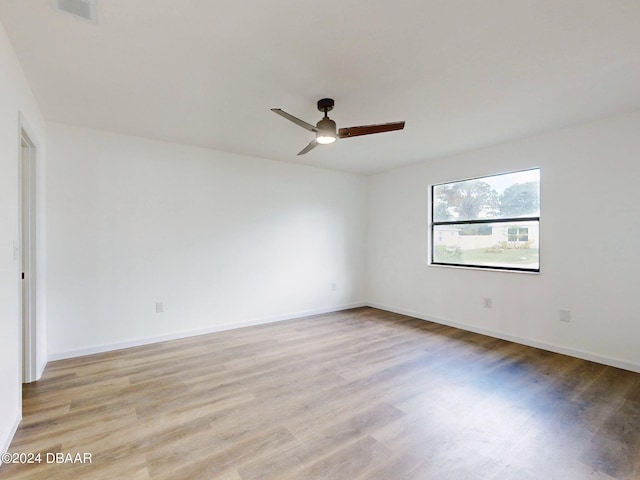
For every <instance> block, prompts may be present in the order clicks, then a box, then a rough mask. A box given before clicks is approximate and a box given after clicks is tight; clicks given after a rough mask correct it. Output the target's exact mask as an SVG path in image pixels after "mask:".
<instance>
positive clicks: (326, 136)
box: [271, 98, 404, 155]
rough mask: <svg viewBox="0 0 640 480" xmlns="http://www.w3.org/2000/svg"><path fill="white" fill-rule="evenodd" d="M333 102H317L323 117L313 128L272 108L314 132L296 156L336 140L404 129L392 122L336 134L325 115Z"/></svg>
mask: <svg viewBox="0 0 640 480" xmlns="http://www.w3.org/2000/svg"><path fill="white" fill-rule="evenodd" d="M334 105H335V102H334V101H333V98H322V99H320V100H318V110H320V111H321V112H324V117H322V120H320V121H319V122H318V123H317V124H316V126H315V127H314V126H313V125H311V124H310V123H307V122H305V121H304V120H300V119H299V118H297V117H294V116H293V115H291V114H289V113H287V112H285V111H284V110H282V109H280V108H272V109H271V111H272V112H274V113H277V114H278V115H281V116H283V117H284V118H286V119H287V120H290V121H292V122H293V123H295V124H296V125H300V126H301V127H302V128H304V129H306V130H309V131H310V132H314V133H315V134H316V138H315V139H313V140H312V141H311V142H310V143H309V145H307V146H306V147H304V148H303V149H302V150H301V151H300V153H298V155H304V154H305V153H307V152H309V151H310V150H312V149H314V148H315V147H317V146H318V145H327V144H329V143H333V142H335V141H336V140H337V139H338V138H351V137H359V136H360V135H371V134H372V133H383V132H392V131H394V130H402V129H403V128H404V122H392V123H380V124H377V125H361V126H359V127H348V128H341V129H340V130H338V131H337V133H336V122H334V121H333V120H331V119H330V118H329V116H328V115H327V112H330V111H331V110H333V106H334Z"/></svg>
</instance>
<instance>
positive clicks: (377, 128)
mask: <svg viewBox="0 0 640 480" xmlns="http://www.w3.org/2000/svg"><path fill="white" fill-rule="evenodd" d="M403 128H404V122H392V123H380V124H377V125H361V126H359V127H348V128H341V129H340V130H338V137H339V138H350V137H359V136H360V135H371V134H372V133H384V132H393V131H394V130H402V129H403Z"/></svg>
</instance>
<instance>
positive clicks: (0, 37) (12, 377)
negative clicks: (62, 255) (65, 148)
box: [0, 24, 47, 452]
mask: <svg viewBox="0 0 640 480" xmlns="http://www.w3.org/2000/svg"><path fill="white" fill-rule="evenodd" d="M21 124H22V126H23V128H26V129H27V130H28V131H29V133H30V135H31V137H32V138H33V140H34V141H36V142H37V144H38V145H37V146H38V158H37V178H36V182H37V187H36V188H37V192H36V196H37V202H38V205H37V210H38V214H37V226H38V228H39V230H40V232H44V216H43V215H42V213H43V211H44V209H43V206H44V205H43V201H44V190H43V188H44V181H43V177H42V175H43V171H44V160H45V156H46V148H45V147H46V145H45V133H46V130H45V124H44V121H43V119H42V116H41V114H40V111H39V110H38V107H37V105H36V103H35V100H34V98H33V95H32V94H31V91H30V89H29V86H28V84H27V82H26V80H25V78H24V75H23V72H22V70H21V68H20V65H19V64H18V61H17V59H16V56H15V54H14V52H13V49H12V47H11V45H10V43H9V40H8V38H7V35H6V32H5V30H4V27H3V26H2V24H0V452H4V451H5V449H6V448H7V447H8V444H9V442H10V440H11V437H12V435H13V432H14V430H15V428H16V427H17V424H18V421H19V419H20V417H21V384H22V372H21V359H20V356H21V340H20V325H21V321H20V318H19V316H20V313H19V312H20V304H19V294H20V291H19V286H20V280H19V273H20V270H19V269H20V264H19V262H18V260H17V259H15V258H14V242H17V241H18V239H19V227H18V208H19V198H18V178H19V176H18V165H19V145H20V128H21ZM43 247H44V237H43V236H40V237H39V238H38V245H37V258H38V261H37V265H36V268H37V270H38V272H39V274H41V275H42V276H43V277H44V274H45V270H44V248H43ZM39 287H41V288H38V290H37V292H36V295H37V297H38V305H39V307H40V310H39V311H38V325H37V331H36V335H37V342H38V359H37V363H38V368H39V370H42V369H43V368H44V365H45V364H46V358H47V357H46V355H47V352H46V350H45V349H44V300H45V297H44V290H45V289H44V283H43V282H41V283H40V284H39Z"/></svg>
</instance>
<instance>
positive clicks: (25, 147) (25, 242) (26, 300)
mask: <svg viewBox="0 0 640 480" xmlns="http://www.w3.org/2000/svg"><path fill="white" fill-rule="evenodd" d="M19 187H20V196H19V198H20V212H19V218H20V264H21V277H22V278H21V280H20V297H21V299H20V300H21V301H20V317H21V331H22V359H21V360H22V381H23V383H29V382H33V381H35V380H36V379H37V361H36V312H37V302H36V278H37V276H36V146H35V143H34V142H33V141H32V140H31V138H30V137H29V135H28V134H27V132H25V131H24V129H21V131H20V182H19Z"/></svg>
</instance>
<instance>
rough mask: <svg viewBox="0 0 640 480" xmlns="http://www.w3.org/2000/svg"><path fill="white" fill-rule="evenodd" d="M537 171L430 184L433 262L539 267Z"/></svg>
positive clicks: (536, 269) (530, 269) (524, 268)
mask: <svg viewBox="0 0 640 480" xmlns="http://www.w3.org/2000/svg"><path fill="white" fill-rule="evenodd" d="M539 232H540V169H537V168H536V169H531V170H524V171H520V172H513V173H504V174H500V175H492V176H489V177H481V178H474V179H471V180H463V181H459V182H450V183H443V184H440V185H433V186H432V187H431V263H432V264H433V265H453V266H461V267H479V268H491V269H499V270H516V271H528V272H539V271H540V236H539Z"/></svg>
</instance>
